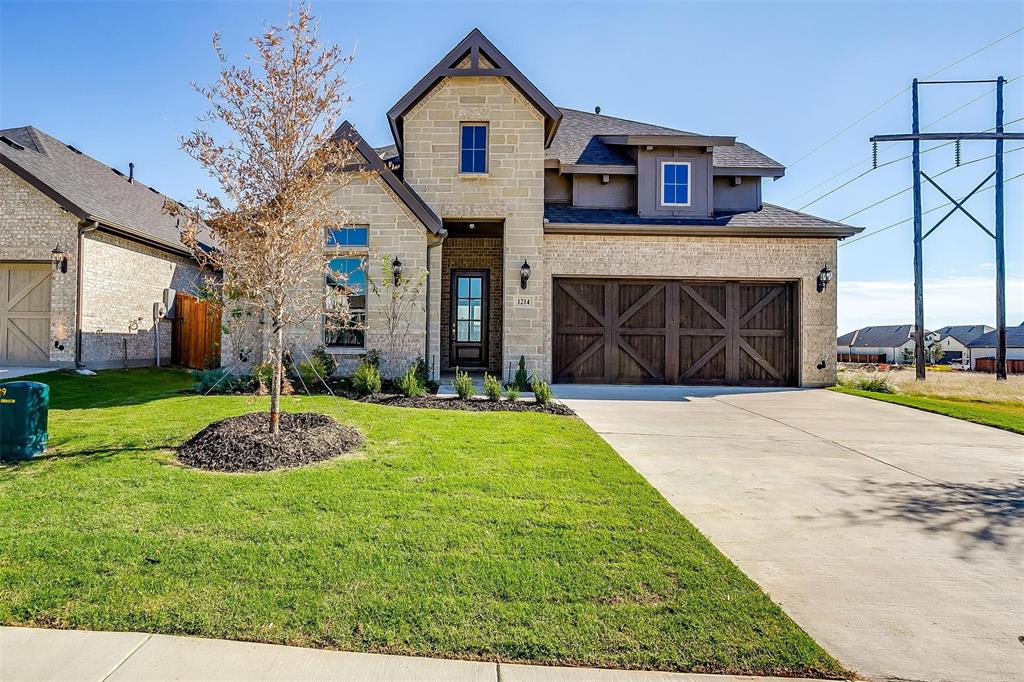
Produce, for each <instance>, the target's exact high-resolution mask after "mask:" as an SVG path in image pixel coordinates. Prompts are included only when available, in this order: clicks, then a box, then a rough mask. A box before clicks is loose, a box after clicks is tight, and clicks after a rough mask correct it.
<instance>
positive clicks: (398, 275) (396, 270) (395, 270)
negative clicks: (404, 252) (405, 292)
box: [391, 256, 402, 287]
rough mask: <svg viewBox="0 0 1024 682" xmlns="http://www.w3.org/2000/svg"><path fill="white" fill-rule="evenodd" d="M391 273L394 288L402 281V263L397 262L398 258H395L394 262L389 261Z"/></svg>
mask: <svg viewBox="0 0 1024 682" xmlns="http://www.w3.org/2000/svg"><path fill="white" fill-rule="evenodd" d="M391 273H392V274H393V275H394V276H395V286H396V287H397V286H398V283H399V282H401V281H402V261H400V260H398V256H395V260H393V261H391Z"/></svg>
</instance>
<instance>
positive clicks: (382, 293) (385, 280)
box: [366, 255, 427, 379]
mask: <svg viewBox="0 0 1024 682" xmlns="http://www.w3.org/2000/svg"><path fill="white" fill-rule="evenodd" d="M397 260H398V259H397V258H392V256H390V255H385V256H384V257H383V258H382V259H381V277H380V280H377V279H376V278H374V277H371V276H370V274H369V272H368V273H367V277H366V283H367V286H368V287H369V289H370V292H371V293H372V294H373V295H374V296H375V297H376V298H377V299H378V300H379V301H380V310H379V312H380V317H381V325H382V327H383V329H384V332H385V335H386V336H385V340H384V341H385V343H386V344H387V348H386V349H385V352H386V356H385V358H384V375H385V376H386V377H387V378H389V379H394V378H395V377H396V376H398V375H399V374H400V373H401V370H400V368H399V367H398V358H399V353H400V351H401V350H402V347H403V346H404V345H405V341H406V339H407V338H408V336H409V328H410V326H411V324H412V313H413V310H415V309H416V308H417V307H418V308H419V309H421V310H422V309H423V303H422V302H421V301H420V292H421V291H422V290H423V284H424V282H426V279H427V271H426V270H425V269H423V268H419V269H418V270H417V271H416V272H406V271H405V268H402V269H400V270H397V276H396V261H397Z"/></svg>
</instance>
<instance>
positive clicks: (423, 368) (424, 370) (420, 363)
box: [412, 355, 430, 387]
mask: <svg viewBox="0 0 1024 682" xmlns="http://www.w3.org/2000/svg"><path fill="white" fill-rule="evenodd" d="M412 366H413V367H415V368H416V377H417V378H418V379H419V380H420V383H421V384H423V386H424V387H426V386H430V367H429V366H428V365H427V361H426V360H424V359H423V356H422V355H419V356H417V357H416V361H415V362H413V364H412Z"/></svg>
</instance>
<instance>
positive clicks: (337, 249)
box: [320, 224, 370, 353]
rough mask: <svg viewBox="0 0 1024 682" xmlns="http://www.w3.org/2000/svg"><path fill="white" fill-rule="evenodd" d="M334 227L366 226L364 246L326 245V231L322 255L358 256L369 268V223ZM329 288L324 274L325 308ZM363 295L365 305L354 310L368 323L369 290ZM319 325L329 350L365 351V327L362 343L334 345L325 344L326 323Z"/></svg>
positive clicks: (323, 341)
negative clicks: (358, 344)
mask: <svg viewBox="0 0 1024 682" xmlns="http://www.w3.org/2000/svg"><path fill="white" fill-rule="evenodd" d="M336 227H337V228H338V229H345V228H366V246H348V245H340V246H328V245H327V236H328V234H329V232H328V233H327V234H325V235H324V249H323V252H324V255H325V256H326V257H327V258H329V259H334V258H359V259H361V260H362V261H363V262H364V263H365V267H366V268H367V270H369V267H370V225H369V224H358V225H337V226H336ZM367 277H369V272H367ZM367 287H369V285H367ZM330 289H331V286H330V285H329V284H328V283H327V277H326V275H325V277H324V294H325V297H324V305H325V308H326V304H327V297H328V296H329V294H330ZM363 295H364V296H365V297H366V304H365V307H364V308H362V309H359V308H357V309H356V310H362V312H363V316H364V319H365V320H366V322H367V323H369V320H370V309H369V304H370V292H369V291H366V292H364V294H363ZM326 316H327V311H326V309H325V310H324V317H325V319H326ZM321 327H322V329H321V331H320V338H321V339H322V343H324V346H325V347H326V348H327V349H328V350H329V351H333V352H335V353H363V352H365V351H366V333H367V331H368V329H367V328H366V327H364V328H363V330H362V332H363V344H362V345H361V346H342V345H336V344H327V338H326V335H325V334H324V332H325V331H326V328H325V327H326V323H322V324H321Z"/></svg>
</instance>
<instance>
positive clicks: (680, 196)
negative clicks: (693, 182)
mask: <svg viewBox="0 0 1024 682" xmlns="http://www.w3.org/2000/svg"><path fill="white" fill-rule="evenodd" d="M661 205H662V206H689V205H690V164H689V162H686V161H663V162H662V164H661Z"/></svg>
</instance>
